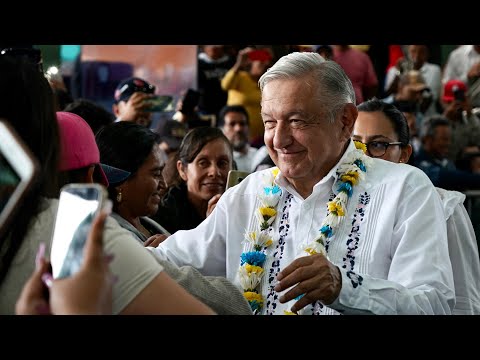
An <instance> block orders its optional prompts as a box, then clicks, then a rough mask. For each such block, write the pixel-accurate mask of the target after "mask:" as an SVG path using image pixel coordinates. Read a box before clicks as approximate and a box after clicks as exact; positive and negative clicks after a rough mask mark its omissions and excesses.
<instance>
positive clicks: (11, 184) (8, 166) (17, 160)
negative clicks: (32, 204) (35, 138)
mask: <svg viewBox="0 0 480 360" xmlns="http://www.w3.org/2000/svg"><path fill="white" fill-rule="evenodd" d="M38 172H39V165H38V162H37V159H36V158H35V156H34V155H33V154H32V152H31V151H30V149H29V148H28V146H27V145H26V144H25V143H24V142H23V141H22V140H21V138H20V136H19V135H18V134H17V133H16V131H15V130H14V129H13V127H12V126H11V125H9V124H8V122H7V121H6V120H4V119H0V237H2V235H3V234H4V232H5V231H6V230H7V227H8V225H9V223H10V222H11V221H12V219H13V217H14V216H15V213H16V211H17V209H18V205H19V204H20V203H21V202H22V201H23V200H24V198H25V195H26V194H28V192H29V191H30V189H31V188H32V185H33V183H34V181H35V177H36V176H37V174H38Z"/></svg>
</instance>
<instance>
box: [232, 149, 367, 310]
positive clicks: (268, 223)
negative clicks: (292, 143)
mask: <svg viewBox="0 0 480 360" xmlns="http://www.w3.org/2000/svg"><path fill="white" fill-rule="evenodd" d="M354 143H355V147H356V149H355V150H352V151H351V152H350V153H348V154H347V155H346V157H345V159H344V161H343V162H342V163H341V164H340V165H339V166H338V168H337V181H336V183H335V185H334V188H335V187H336V189H337V191H338V193H337V195H336V196H335V197H334V198H333V200H331V201H329V202H328V203H327V209H328V210H327V216H326V217H325V219H324V220H323V222H322V224H321V226H320V229H319V234H318V236H317V237H316V238H315V239H314V240H312V241H308V242H306V243H304V244H302V250H303V251H304V252H306V253H307V254H308V255H315V254H322V255H324V256H326V257H327V258H328V255H327V250H326V248H325V245H326V243H327V242H328V241H329V240H330V238H331V237H332V236H333V235H334V234H335V230H336V229H337V228H338V227H339V225H340V223H341V222H342V220H343V219H345V217H346V215H347V214H346V210H347V204H348V200H349V199H350V198H351V196H352V193H353V187H354V186H356V185H357V184H358V183H359V182H360V181H362V180H363V179H364V177H365V173H366V171H367V168H368V166H369V165H370V163H371V159H370V158H369V157H368V156H366V155H365V152H366V148H365V145H364V144H362V143H360V142H357V141H355V142H354ZM278 173H279V169H278V168H277V167H275V168H272V169H271V171H269V172H267V173H265V174H263V178H262V187H261V189H260V191H259V193H258V194H257V198H258V199H259V201H260V206H259V207H258V208H257V209H256V211H255V216H256V218H257V219H258V222H259V229H258V230H256V231H250V232H248V231H247V232H245V234H244V242H246V243H249V244H251V247H253V251H248V252H244V253H242V254H241V255H240V269H239V278H240V283H241V285H242V288H243V295H244V296H245V298H246V299H247V300H248V302H249V304H250V307H251V308H252V311H253V313H254V314H258V313H259V312H260V311H261V310H262V307H263V303H264V297H263V295H262V294H261V291H260V289H259V284H260V282H261V280H262V277H263V275H264V273H265V271H264V263H265V260H266V257H267V255H266V251H267V249H268V248H269V247H270V246H271V245H272V244H273V237H272V236H271V233H272V231H273V229H272V224H273V222H274V220H275V218H276V216H277V209H276V207H277V205H278V202H279V201H280V197H281V195H282V190H281V189H280V187H279V186H278V185H276V184H275V179H276V178H277V176H278ZM301 296H302V295H301ZM301 296H299V297H297V299H295V300H298V299H300V298H301ZM285 314H287V315H295V313H293V312H291V311H285Z"/></svg>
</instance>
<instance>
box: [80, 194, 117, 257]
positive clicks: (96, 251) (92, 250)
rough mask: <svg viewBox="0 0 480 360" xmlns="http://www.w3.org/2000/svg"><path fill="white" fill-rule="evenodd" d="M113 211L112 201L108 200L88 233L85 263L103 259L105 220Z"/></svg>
mask: <svg viewBox="0 0 480 360" xmlns="http://www.w3.org/2000/svg"><path fill="white" fill-rule="evenodd" d="M111 212H112V202H111V201H110V200H107V201H106V203H105V206H104V208H103V209H102V211H100V213H99V214H98V215H97V216H96V217H95V219H94V220H93V223H92V228H91V229H90V232H89V233H88V238H87V242H86V244H85V249H84V258H85V261H84V264H87V263H89V262H91V261H100V260H101V259H103V229H104V226H105V220H106V219H107V216H108V215H109V214H110V213H111Z"/></svg>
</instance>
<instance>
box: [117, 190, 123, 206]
mask: <svg viewBox="0 0 480 360" xmlns="http://www.w3.org/2000/svg"><path fill="white" fill-rule="evenodd" d="M121 202H122V190H119V191H118V194H117V203H121Z"/></svg>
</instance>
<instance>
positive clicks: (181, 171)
mask: <svg viewBox="0 0 480 360" xmlns="http://www.w3.org/2000/svg"><path fill="white" fill-rule="evenodd" d="M177 171H178V173H179V174H180V177H181V178H182V180H183V181H185V182H186V181H187V174H186V172H185V170H184V169H183V164H182V162H181V161H180V160H177Z"/></svg>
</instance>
